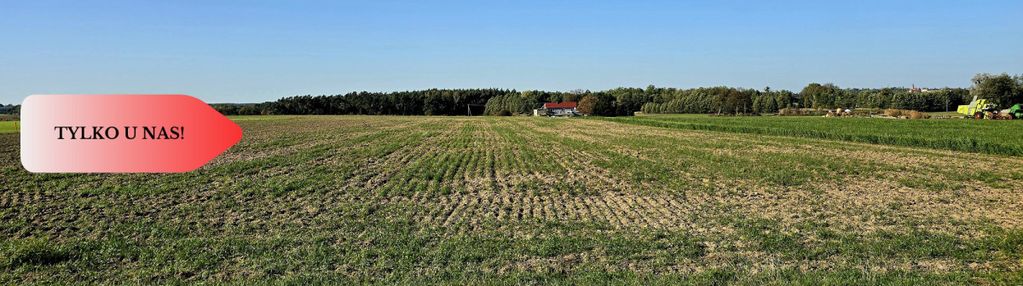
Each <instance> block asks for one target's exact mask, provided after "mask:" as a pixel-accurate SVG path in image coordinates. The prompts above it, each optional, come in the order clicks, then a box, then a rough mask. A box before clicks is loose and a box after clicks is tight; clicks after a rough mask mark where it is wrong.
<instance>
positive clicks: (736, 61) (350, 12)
mask: <svg viewBox="0 0 1023 286" xmlns="http://www.w3.org/2000/svg"><path fill="white" fill-rule="evenodd" d="M980 72H989V73H1002V72H1008V73H1023V1H1018V0H1012V1H965V0H963V1H955V0H953V1H556V0H555V1H465V2H455V1H386V0H384V1H352V2H343V1H283V0H282V1H242V0H238V1H137V0H136V1H38V0H33V1H3V2H2V3H0V103H18V102H21V100H22V99H24V97H26V96H28V95H30V94H53V93H184V94H190V95H193V96H196V97H199V98H201V99H203V100H206V101H207V102H261V101H266V100H273V99H276V98H280V97H283V96H291V95H301V94H314V95H315V94H337V93H344V92H348V91H358V90H370V91H394V90H410V89H425V88H433V87H437V88H485V87H498V88H515V89H519V90H524V89H545V90H572V89H591V90H600V89H607V88H613V87H618V86H634V87H644V86H646V85H648V84H654V85H657V86H672V87H699V86H718V85H728V86H737V87H748V88H758V89H760V88H763V87H765V86H771V87H772V88H775V89H779V88H784V89H790V90H794V91H798V90H799V89H801V88H802V87H803V86H805V85H806V84H807V83H809V82H831V83H835V84H838V85H839V86H842V87H886V86H909V85H911V84H916V85H918V86H928V87H942V86H958V87H966V86H969V84H970V78H971V77H972V76H973V75H974V74H976V73H980Z"/></svg>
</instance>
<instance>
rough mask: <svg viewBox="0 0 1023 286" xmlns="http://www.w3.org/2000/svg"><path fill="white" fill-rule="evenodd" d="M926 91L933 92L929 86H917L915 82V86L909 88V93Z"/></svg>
mask: <svg viewBox="0 0 1023 286" xmlns="http://www.w3.org/2000/svg"><path fill="white" fill-rule="evenodd" d="M926 92H931V90H930V89H928V88H920V87H916V85H915V84H914V85H913V87H911V88H909V93H926Z"/></svg>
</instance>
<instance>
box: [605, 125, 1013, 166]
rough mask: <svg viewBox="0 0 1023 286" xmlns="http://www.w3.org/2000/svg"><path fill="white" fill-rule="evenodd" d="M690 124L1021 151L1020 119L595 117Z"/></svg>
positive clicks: (914, 144) (887, 142)
mask: <svg viewBox="0 0 1023 286" xmlns="http://www.w3.org/2000/svg"><path fill="white" fill-rule="evenodd" d="M599 119H602V120H609V121H614V122H621V123H629V124H637V125H647V126H657V127H667V128H676V129H689V130H708V131H723V132H734V133H748V134H760V135H778V136H793V137H805V138H816V139H829V140H842V141H851V142H862V143H871V144H884V145H895V146H909V147H926V148H935V149H944V150H954V151H967V152H980V153H989V154H1000V155H1015V156H1021V155H1023V140H1020V137H1019V130H1021V129H1023V120H1014V121H993V120H963V119H943V120H937V119H934V120H896V119H880V118H823V117H792V116H785V117H783V116H764V117H728V116H720V117H718V116H707V115H656V116H641V117H616V118H599Z"/></svg>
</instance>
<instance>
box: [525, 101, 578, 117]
mask: <svg viewBox="0 0 1023 286" xmlns="http://www.w3.org/2000/svg"><path fill="white" fill-rule="evenodd" d="M578 106H579V104H577V103H576V102H575V101H566V102H561V103H558V102H548V103H544V104H543V107H541V108H540V109H535V110H533V115H535V116H541V115H546V116H575V115H579V111H578V110H576V107H578Z"/></svg>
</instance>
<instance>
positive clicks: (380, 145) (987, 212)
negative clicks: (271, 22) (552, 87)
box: [0, 116, 1023, 285]
mask: <svg viewBox="0 0 1023 286" xmlns="http://www.w3.org/2000/svg"><path fill="white" fill-rule="evenodd" d="M246 119H250V120H239V125H241V126H242V128H243V129H244V130H245V137H244V138H243V140H242V142H240V143H239V144H238V145H236V146H234V147H232V148H231V150H229V151H228V152H227V153H225V154H223V155H222V156H221V157H219V158H218V159H217V160H215V161H214V162H212V163H211V164H210V165H207V166H205V167H203V168H201V169H199V170H197V171H195V172H191V173H183V174H30V173H27V172H25V171H24V170H23V169H22V168H21V167H20V164H18V156H19V152H18V150H19V146H18V141H19V140H18V135H17V134H0V182H2V186H3V188H0V218H2V219H0V284H4V285H6V284H15V285H24V284H111V283H136V284H197V283H209V284H221V283H227V284H233V283H237V284H259V283H273V284H287V283H293V284H315V283H340V284H433V283H436V284H608V283H613V284H671V285H675V284H683V285H686V284H690V285H693V284H695V285H706V284H740V285H764V284H805V285H819V284H830V285H850V284H854V285H855V284H928V285H930V284H953V285H955V284H978V283H979V284H995V285H1018V284H1020V283H1021V282H1023V273H1021V272H1020V269H1021V267H1023V266H1021V264H1023V232H1021V231H1023V230H1021V229H1020V228H1019V225H1020V223H1019V218H1020V217H1023V210H1020V208H1018V206H1019V203H1020V202H1019V199H1020V197H1019V195H1018V192H1019V188H1018V186H1019V183H1020V182H1023V167H1021V166H1023V164H1020V163H1023V159H1020V158H1017V157H1005V156H992V155H988V154H970V156H971V157H975V159H976V160H969V161H956V160H949V159H948V158H947V157H948V156H947V153H944V152H935V151H934V150H932V149H927V148H890V147H887V146H879V145H870V144H859V143H855V144H854V143H849V142H844V141H836V140H820V139H814V138H805V137H786V136H764V135H758V134H747V133H732V132H709V131H702V130H688V129H672V128H659V127H650V126H643V125H635V124H623V123H617V122H610V121H602V120H579V119H549V118H525V117H507V118H494V117H474V118H469V117H398V116H387V117H373V116H290V117H283V116H280V117H279V116H274V117H248V118H246Z"/></svg>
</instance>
